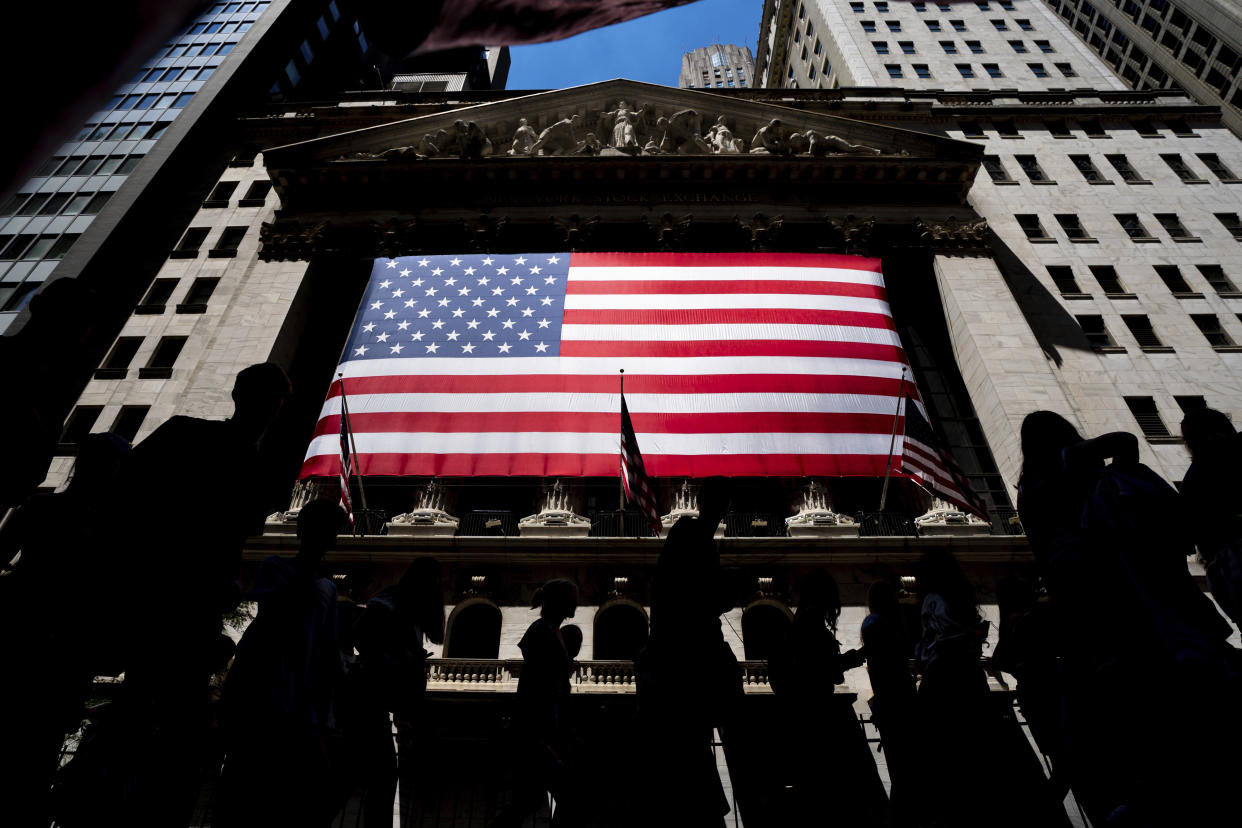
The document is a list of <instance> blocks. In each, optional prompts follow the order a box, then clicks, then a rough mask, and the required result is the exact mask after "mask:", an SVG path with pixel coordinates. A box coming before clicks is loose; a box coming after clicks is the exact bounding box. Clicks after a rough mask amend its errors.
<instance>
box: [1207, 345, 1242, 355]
mask: <svg viewBox="0 0 1242 828" xmlns="http://www.w3.org/2000/svg"><path fill="white" fill-rule="evenodd" d="M1212 350H1213V351H1215V352H1216V353H1218V354H1242V345H1213V346H1212Z"/></svg>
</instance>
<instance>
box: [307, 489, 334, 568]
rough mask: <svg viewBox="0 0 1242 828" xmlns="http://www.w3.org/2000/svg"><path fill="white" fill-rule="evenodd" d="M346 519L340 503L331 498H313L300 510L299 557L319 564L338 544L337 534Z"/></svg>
mask: <svg viewBox="0 0 1242 828" xmlns="http://www.w3.org/2000/svg"><path fill="white" fill-rule="evenodd" d="M344 519H345V512H344V510H342V509H341V507H340V505H339V504H337V503H334V502H333V501H331V500H312V501H311V502H310V503H307V504H306V505H305V506H303V507H302V508H301V509H300V510H299V511H298V541H299V543H300V548H299V549H298V558H300V559H302V560H303V561H306V562H310V563H314V564H318V563H319V561H321V560H323V556H324V554H325V553H327V551H328V550H329V549H331V548H332V547H333V546H335V545H336V534H337V532H338V531H339V530H340V528H341V524H342V522H343V521H344Z"/></svg>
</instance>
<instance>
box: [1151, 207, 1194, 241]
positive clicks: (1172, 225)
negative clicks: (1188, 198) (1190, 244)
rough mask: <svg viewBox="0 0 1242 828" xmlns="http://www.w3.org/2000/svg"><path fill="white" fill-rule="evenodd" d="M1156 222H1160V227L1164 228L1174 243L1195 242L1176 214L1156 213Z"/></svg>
mask: <svg viewBox="0 0 1242 828" xmlns="http://www.w3.org/2000/svg"><path fill="white" fill-rule="evenodd" d="M1155 216H1156V221H1158V222H1160V226H1161V227H1163V228H1164V230H1165V232H1166V233H1168V234H1169V235H1170V236H1171V237H1172V238H1173V239H1174V240H1175V241H1197V240H1198V239H1197V238H1196V237H1195V236H1192V235H1191V234H1190V231H1189V230H1187V229H1186V227H1185V225H1183V224H1182V220H1181V219H1179V218H1178V217H1177V214H1176V213H1156V214H1155Z"/></svg>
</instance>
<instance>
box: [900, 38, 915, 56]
mask: <svg viewBox="0 0 1242 828" xmlns="http://www.w3.org/2000/svg"><path fill="white" fill-rule="evenodd" d="M897 45H898V46H899V47H900V48H901V53H902V54H903V55H913V54H915V51H914V42H913V41H910V40H899V41H897Z"/></svg>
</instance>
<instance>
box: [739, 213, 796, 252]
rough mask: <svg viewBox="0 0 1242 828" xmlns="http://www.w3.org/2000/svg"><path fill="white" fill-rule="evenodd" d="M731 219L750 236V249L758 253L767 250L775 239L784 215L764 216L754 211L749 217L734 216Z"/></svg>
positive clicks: (782, 223) (783, 220) (783, 221)
mask: <svg viewBox="0 0 1242 828" xmlns="http://www.w3.org/2000/svg"><path fill="white" fill-rule="evenodd" d="M733 220H734V221H735V222H737V225H738V227H740V228H742V231H743V232H744V233H746V234H747V235H748V236H749V237H750V248H751V250H754V251H755V252H759V253H761V252H763V251H765V250H767V249H768V247H769V245H771V244H772V242H774V241H775V240H776V237H777V235H779V234H780V231H781V227H782V226H783V225H784V223H785V217H784V216H766V215H764V214H763V213H755V214H754V215H753V216H751V217H750V218H744V217H742V216H734V217H733Z"/></svg>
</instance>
